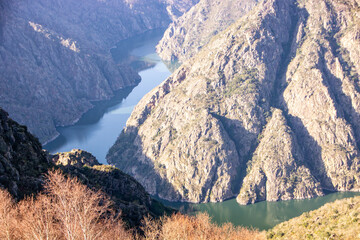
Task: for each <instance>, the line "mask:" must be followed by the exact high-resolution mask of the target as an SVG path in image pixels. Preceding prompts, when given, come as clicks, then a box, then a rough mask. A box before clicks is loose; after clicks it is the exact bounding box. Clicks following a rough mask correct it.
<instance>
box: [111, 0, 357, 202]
mask: <svg viewBox="0 0 360 240" xmlns="http://www.w3.org/2000/svg"><path fill="white" fill-rule="evenodd" d="M359 11H360V8H359V3H358V2H357V1H354V0H348V1H337V0H331V1H330V0H321V1H315V0H305V1H295V0H294V1H287V0H264V1H261V2H260V3H259V4H258V5H257V6H256V7H254V8H253V9H252V10H251V11H250V12H249V13H248V14H247V15H245V16H244V17H242V18H240V19H239V20H238V21H237V22H236V23H234V24H232V25H231V26H230V27H229V28H227V29H226V30H225V31H223V32H221V33H219V34H218V35H216V36H215V37H213V38H212V40H211V41H210V43H209V44H207V45H206V46H205V47H203V48H202V49H201V51H200V52H199V53H198V54H197V55H195V56H194V57H193V58H191V59H190V60H189V61H187V62H185V63H184V64H183V65H182V66H181V67H180V68H179V69H178V70H177V71H175V72H174V74H173V75H172V76H170V77H169V78H168V79H167V80H166V81H164V82H163V83H162V84H161V85H160V86H159V87H158V88H156V89H154V90H153V91H151V92H150V93H148V94H147V95H146V96H145V97H144V98H143V99H142V100H141V101H140V102H139V104H138V105H137V106H136V107H135V109H134V111H133V113H132V115H131V117H130V119H129V120H128V122H127V126H126V128H125V129H124V131H123V132H122V133H121V134H120V136H119V138H118V140H117V142H116V143H115V145H114V146H113V147H112V148H111V149H110V150H109V153H108V156H107V160H108V162H109V163H112V164H115V165H116V166H118V167H119V168H120V169H122V170H123V171H125V172H126V173H128V174H130V175H132V176H134V177H135V178H136V179H137V180H138V181H139V182H140V183H141V184H142V185H143V186H144V187H145V189H146V190H147V191H149V193H150V194H154V195H157V196H159V197H160V198H164V199H167V200H170V201H189V202H208V201H212V202H215V201H223V200H225V199H228V198H231V197H235V196H238V197H237V200H238V202H239V203H240V204H249V203H254V202H257V201H263V200H268V201H277V200H285V199H303V198H310V197H315V196H319V195H323V190H325V189H326V190H332V191H359V190H360V159H359V147H358V143H359V141H360V137H359V133H358V132H359V130H360V125H359V121H358V116H359V112H360V108H359V106H360V105H359V104H358V103H359V99H358V96H359V89H360V88H359V75H358V74H359V72H360V68H359V66H360V65H359V59H360V58H359V57H360V56H359V52H358V46H359V43H360V39H359V37H358V36H359V32H360V31H359V26H360V25H359V24H358V23H359Z"/></svg>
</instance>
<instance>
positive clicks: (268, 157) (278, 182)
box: [237, 109, 322, 204]
mask: <svg viewBox="0 0 360 240" xmlns="http://www.w3.org/2000/svg"><path fill="white" fill-rule="evenodd" d="M262 135H263V138H262V139H261V141H260V144H259V146H258V147H257V149H256V151H255V153H254V154H253V156H252V160H251V161H249V162H248V164H247V165H248V169H249V172H248V174H247V176H246V177H245V179H244V181H243V187H242V188H241V192H240V194H239V196H238V198H237V201H238V202H239V203H241V204H248V203H254V202H256V201H263V200H268V201H278V200H288V199H294V198H295V199H303V198H311V197H314V196H319V195H322V190H321V188H320V184H319V183H318V182H317V181H316V180H315V179H314V177H312V175H311V172H310V170H309V169H308V168H307V167H306V166H305V162H304V161H305V160H304V156H303V154H302V152H301V149H300V147H299V145H298V143H297V141H296V137H295V136H294V133H293V132H292V130H291V129H290V127H289V126H288V125H287V122H286V119H285V117H284V115H283V113H282V112H281V110H279V109H275V110H274V112H273V113H272V117H271V120H270V121H269V123H268V124H267V125H266V128H265V130H264V132H263V133H262Z"/></svg>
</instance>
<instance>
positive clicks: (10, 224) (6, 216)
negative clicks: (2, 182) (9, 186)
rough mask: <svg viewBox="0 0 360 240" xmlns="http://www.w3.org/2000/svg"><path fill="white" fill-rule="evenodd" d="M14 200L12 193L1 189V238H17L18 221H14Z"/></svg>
mask: <svg viewBox="0 0 360 240" xmlns="http://www.w3.org/2000/svg"><path fill="white" fill-rule="evenodd" d="M14 208H15V205H14V200H13V199H12V198H11V196H10V194H9V193H8V192H7V191H5V190H2V189H0V239H15V232H16V223H15V222H14V216H15V214H16V211H15V209H14Z"/></svg>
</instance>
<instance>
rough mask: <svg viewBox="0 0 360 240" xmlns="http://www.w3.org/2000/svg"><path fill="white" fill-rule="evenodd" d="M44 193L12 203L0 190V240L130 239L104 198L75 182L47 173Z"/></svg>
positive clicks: (108, 202) (99, 193)
mask: <svg viewBox="0 0 360 240" xmlns="http://www.w3.org/2000/svg"><path fill="white" fill-rule="evenodd" d="M45 189H46V194H40V195H38V196H37V197H36V198H33V197H32V198H27V199H25V200H23V201H21V202H19V203H18V204H14V203H13V200H12V199H11V196H10V195H9V194H8V193H7V192H6V191H4V190H0V211H1V212H0V239H24V240H28V239H29V240H30V239H31V240H33V239H38V240H43V239H67V240H80V239H82V240H96V239H104V240H107V239H109V240H110V239H111V240H113V239H131V238H132V235H131V234H130V232H128V231H126V230H125V228H124V227H123V223H122V221H121V220H120V219H119V218H118V217H117V218H116V217H115V214H114V213H113V211H111V209H110V205H111V202H110V200H109V198H108V197H106V196H105V195H104V194H103V193H101V192H99V191H97V192H96V191H92V190H91V189H89V188H87V187H86V186H84V185H82V184H80V183H79V181H78V180H77V179H74V178H66V177H65V176H64V175H63V174H61V173H60V172H51V173H49V174H48V176H47V180H46V184H45Z"/></svg>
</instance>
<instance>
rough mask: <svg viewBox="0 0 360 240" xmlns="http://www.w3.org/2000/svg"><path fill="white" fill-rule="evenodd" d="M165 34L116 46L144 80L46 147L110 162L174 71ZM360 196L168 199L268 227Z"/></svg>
mask: <svg viewBox="0 0 360 240" xmlns="http://www.w3.org/2000/svg"><path fill="white" fill-rule="evenodd" d="M162 34H163V31H160V30H158V31H153V32H149V33H147V34H144V35H141V36H138V37H135V38H132V39H129V40H126V41H122V42H120V43H119V44H117V46H116V47H115V48H113V49H111V53H112V56H113V58H114V60H115V61H117V62H119V63H120V62H122V61H131V62H132V65H133V66H134V67H135V68H137V69H143V70H140V72H139V74H140V76H141V78H142V80H141V82H140V83H139V84H138V85H137V86H136V87H135V88H128V89H124V90H122V91H119V92H118V93H117V94H116V96H115V97H114V98H113V99H111V100H110V101H104V102H99V103H96V104H95V107H94V108H93V109H92V110H90V111H89V112H87V113H86V114H84V115H83V117H82V118H81V119H80V120H79V122H78V123H76V124H75V125H73V126H68V127H62V128H58V131H59V132H60V136H59V137H58V138H57V139H56V140H54V141H53V142H51V143H49V144H47V145H46V146H45V149H47V150H48V151H50V152H51V153H56V152H66V151H70V150H71V149H73V148H80V149H83V150H86V151H88V152H91V153H92V154H93V155H94V156H95V157H96V158H97V159H98V160H99V162H101V163H103V164H106V161H105V156H106V153H107V151H108V149H109V148H110V147H111V146H112V145H113V144H114V142H115V140H116V138H117V137H118V135H119V134H120V132H121V131H122V129H123V128H124V126H125V124H126V121H127V119H128V118H129V116H130V114H131V111H132V110H133V108H134V106H135V105H136V104H137V103H138V102H139V101H140V99H141V98H142V97H143V96H144V95H145V94H146V93H147V92H149V91H150V90H151V89H153V88H154V87H156V86H157V85H159V84H160V83H161V82H162V81H164V80H165V79H166V78H167V77H168V76H169V75H170V74H171V72H170V70H169V69H168V68H167V66H166V65H165V64H164V63H163V62H162V61H161V59H160V58H159V56H158V55H157V54H156V52H155V46H156V44H157V42H158V41H159V40H160V39H161V37H162ZM359 195H360V193H332V194H328V195H326V196H324V197H318V198H315V199H309V200H291V201H282V202H261V203H256V204H253V205H250V206H240V205H238V204H237V203H236V201H235V199H232V200H228V201H225V202H223V203H206V204H186V203H169V202H164V203H165V204H166V205H169V206H172V207H175V208H177V209H180V210H181V211H182V212H184V213H188V214H194V213H196V212H199V211H200V212H207V213H208V214H209V215H210V216H211V217H212V219H213V220H214V221H215V222H217V223H219V224H222V223H225V222H232V223H233V224H234V225H236V226H239V225H241V226H247V227H254V228H258V229H261V230H263V229H269V228H271V227H273V226H275V225H276V224H278V223H280V222H283V221H286V220H288V219H290V218H293V217H296V216H299V215H301V214H302V213H303V212H305V211H310V210H314V209H317V208H319V207H321V206H322V205H324V204H325V203H328V202H333V201H335V200H337V199H342V198H346V197H352V196H359Z"/></svg>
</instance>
